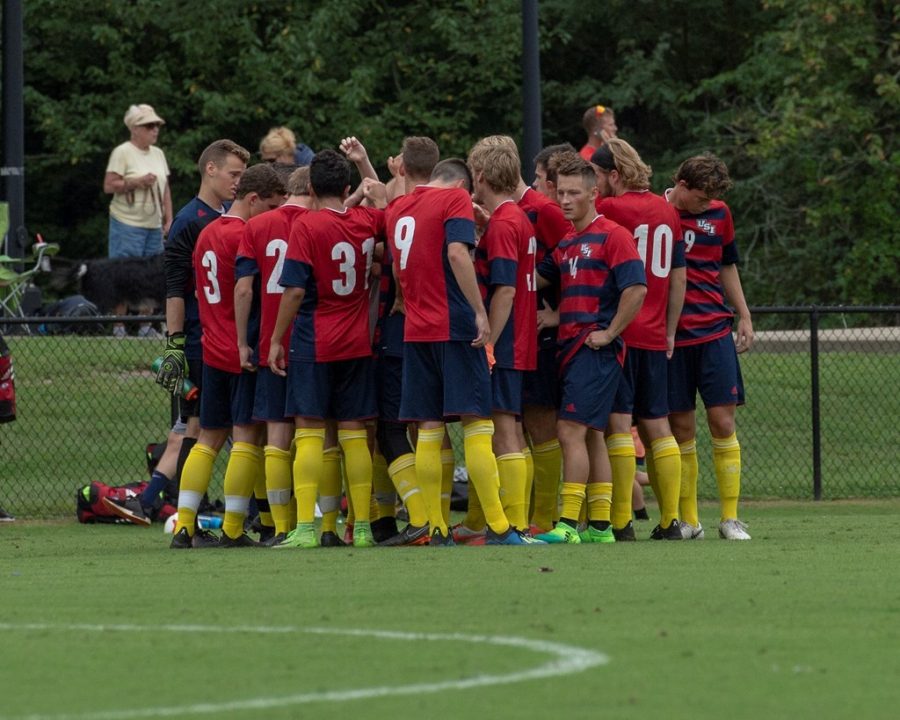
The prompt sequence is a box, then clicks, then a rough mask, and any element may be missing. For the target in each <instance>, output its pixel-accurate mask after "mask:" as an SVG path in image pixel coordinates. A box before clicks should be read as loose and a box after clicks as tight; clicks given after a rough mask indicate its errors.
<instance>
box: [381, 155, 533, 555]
mask: <svg viewBox="0 0 900 720" xmlns="http://www.w3.org/2000/svg"><path fill="white" fill-rule="evenodd" d="M471 187H472V179H471V174H470V173H469V169H468V167H467V166H466V164H465V163H464V162H462V161H461V160H457V159H448V160H443V161H442V162H440V163H438V164H437V165H436V166H435V168H434V171H433V172H432V174H431V180H430V181H429V183H428V184H427V185H423V186H419V187H417V188H416V189H415V190H414V191H413V192H412V193H410V194H409V195H405V196H403V197H402V198H399V199H397V200H396V201H395V203H396V208H395V212H396V216H397V221H396V226H395V230H394V233H393V234H391V235H390V237H389V242H390V243H391V253H392V254H393V258H394V273H395V274H396V275H397V277H398V279H399V283H400V287H401V292H402V295H403V301H404V305H405V309H406V320H405V326H404V340H405V343H404V345H403V389H402V397H401V401H400V417H401V418H402V419H405V420H409V421H416V422H417V423H418V429H419V431H418V438H417V442H416V475H417V477H418V480H419V484H420V486H421V487H422V490H423V492H424V493H425V501H426V506H427V507H428V513H429V518H430V519H432V522H433V523H434V525H433V526H432V527H431V538H430V541H429V542H430V544H431V545H450V544H453V539H452V536H451V534H450V532H449V529H448V527H447V523H446V522H445V521H444V519H443V515H442V514H441V515H440V520H438V512H437V511H436V510H435V509H434V504H435V502H438V504H439V502H440V495H439V491H437V492H435V488H440V485H441V475H442V472H441V445H442V442H443V439H444V420H445V418H447V417H450V416H459V417H460V418H461V421H462V425H463V435H464V441H463V442H464V447H465V457H466V467H467V469H468V471H469V479H470V481H471V482H472V483H473V484H474V486H475V488H476V491H477V492H478V496H479V498H480V500H481V505H482V508H483V509H484V515H485V519H486V521H487V525H488V529H487V537H486V542H487V543H488V544H508V545H524V544H525V542H524V541H523V540H522V538H521V537H520V536H519V534H518V533H517V532H516V531H515V530H514V529H513V528H512V526H511V525H510V524H509V521H508V520H507V518H506V515H505V514H504V512H503V506H502V505H501V503H500V495H499V479H498V474H497V460H496V458H495V457H494V452H493V450H492V448H491V436H492V435H493V431H494V426H493V423H492V422H491V420H490V417H491V378H490V373H489V370H488V364H487V355H486V353H485V350H484V346H485V344H486V343H487V342H488V340H489V338H490V332H491V330H490V323H489V321H488V316H487V312H486V311H485V309H484V303H483V301H482V299H481V294H480V292H479V290H478V281H477V279H476V277H475V268H474V265H473V263H472V258H471V255H470V254H469V253H470V250H471V249H473V248H474V245H475V215H474V211H473V208H472V201H471V199H470V197H469V192H470V190H471ZM438 523H439V524H438Z"/></svg>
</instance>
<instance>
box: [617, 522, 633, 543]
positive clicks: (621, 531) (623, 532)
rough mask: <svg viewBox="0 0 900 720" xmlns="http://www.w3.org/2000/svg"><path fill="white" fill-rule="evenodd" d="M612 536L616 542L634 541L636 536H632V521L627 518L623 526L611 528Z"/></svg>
mask: <svg viewBox="0 0 900 720" xmlns="http://www.w3.org/2000/svg"><path fill="white" fill-rule="evenodd" d="M613 537H614V538H615V539H616V542H635V541H636V540H637V538H636V537H635V536H634V523H633V522H631V520H629V521H628V524H627V525H625V526H624V527H620V528H613Z"/></svg>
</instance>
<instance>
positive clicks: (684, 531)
mask: <svg viewBox="0 0 900 720" xmlns="http://www.w3.org/2000/svg"><path fill="white" fill-rule="evenodd" d="M705 535H706V533H704V532H703V526H702V525H701V524H700V523H699V522H698V523H697V524H696V525H691V524H690V523H686V522H685V521H684V520H682V521H681V537H682V538H683V539H684V540H702V539H703V538H704V536H705ZM747 537H748V538H749V537H750V536H749V535H748V536H747Z"/></svg>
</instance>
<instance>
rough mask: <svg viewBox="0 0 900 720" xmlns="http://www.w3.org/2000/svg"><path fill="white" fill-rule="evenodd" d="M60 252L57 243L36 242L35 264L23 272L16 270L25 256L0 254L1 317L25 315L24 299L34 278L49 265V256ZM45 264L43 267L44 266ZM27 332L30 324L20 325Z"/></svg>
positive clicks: (33, 250)
mask: <svg viewBox="0 0 900 720" xmlns="http://www.w3.org/2000/svg"><path fill="white" fill-rule="evenodd" d="M58 252H59V245H58V244H57V243H35V244H34V245H32V246H31V260H33V261H34V264H33V265H32V266H31V267H29V268H28V269H26V270H23V271H22V272H17V271H16V265H21V264H22V263H23V262H25V260H24V259H23V258H14V257H10V256H9V255H0V318H3V317H14V318H21V317H25V312H24V310H23V308H22V300H23V298H24V297H25V293H26V292H27V291H28V288H29V287H31V286H32V285H34V283H33V281H32V278H33V277H34V275H36V274H37V273H39V272H41V271H42V269H43V268H45V267H46V266H47V263H48V261H49V258H50V257H52V256H53V255H56V254H57V253H58ZM42 266H43V267H42ZM19 327H21V328H23V329H24V331H25V332H30V328H29V327H28V325H20V326H19Z"/></svg>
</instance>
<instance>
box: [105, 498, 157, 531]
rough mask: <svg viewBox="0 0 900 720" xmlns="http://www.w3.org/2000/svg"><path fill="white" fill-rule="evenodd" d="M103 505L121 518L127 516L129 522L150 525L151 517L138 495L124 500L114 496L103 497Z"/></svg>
mask: <svg viewBox="0 0 900 720" xmlns="http://www.w3.org/2000/svg"><path fill="white" fill-rule="evenodd" d="M103 507H105V508H106V509H107V510H109V511H110V512H111V513H113V514H114V515H117V516H118V517H120V518H125V519H126V520H127V521H128V522H130V523H134V524H135V525H142V526H144V527H149V526H150V518H149V517H147V513H145V512H144V508H142V507H141V501H140V499H139V498H137V497H129V498H125V499H124V500H113V499H112V498H108V497H105V498H103Z"/></svg>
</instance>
